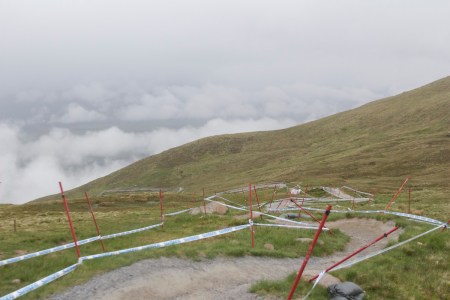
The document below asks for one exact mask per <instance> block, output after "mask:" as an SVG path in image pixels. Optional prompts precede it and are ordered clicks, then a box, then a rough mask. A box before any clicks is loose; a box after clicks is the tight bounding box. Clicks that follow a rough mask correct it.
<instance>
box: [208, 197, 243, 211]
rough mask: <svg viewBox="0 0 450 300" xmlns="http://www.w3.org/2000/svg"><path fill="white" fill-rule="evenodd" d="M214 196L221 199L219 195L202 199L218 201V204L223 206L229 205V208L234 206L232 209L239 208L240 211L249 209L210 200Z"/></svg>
mask: <svg viewBox="0 0 450 300" xmlns="http://www.w3.org/2000/svg"><path fill="white" fill-rule="evenodd" d="M215 197H217V198H220V199H223V198H222V197H220V196H211V197H208V198H205V199H204V200H205V201H209V202H215V203H218V204H220V205H223V206H226V207H229V208H234V209H237V210H240V211H249V210H248V209H245V208H242V207H237V206H233V205H229V204H225V203H222V202H218V201H215V200H212V199H213V198H215Z"/></svg>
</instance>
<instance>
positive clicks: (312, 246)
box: [287, 205, 331, 300]
mask: <svg viewBox="0 0 450 300" xmlns="http://www.w3.org/2000/svg"><path fill="white" fill-rule="evenodd" d="M330 211H331V205H328V206H327V209H326V210H325V213H324V214H323V216H322V221H320V225H319V228H318V229H317V231H316V234H315V235H314V239H313V241H312V242H311V245H310V246H309V249H308V252H307V253H306V256H305V258H304V259H303V263H302V266H301V267H300V270H299V271H298V274H297V277H296V278H295V281H294V284H293V285H292V288H291V292H290V293H289V296H288V297H287V299H288V300H290V299H292V296H293V295H294V293H295V290H296V289H297V285H298V282H299V281H300V278H301V277H302V274H303V271H304V270H305V268H306V264H307V263H308V260H309V258H310V257H311V253H312V251H313V249H314V246H315V245H316V242H317V239H318V238H319V235H320V233H321V232H322V228H323V226H324V225H325V221H326V220H327V218H328V215H329V214H330Z"/></svg>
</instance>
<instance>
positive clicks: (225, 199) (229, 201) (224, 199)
mask: <svg viewBox="0 0 450 300" xmlns="http://www.w3.org/2000/svg"><path fill="white" fill-rule="evenodd" d="M215 197H216V198H219V199H222V200H223V201H226V202H228V203H232V204H234V205H239V206H240V207H241V208H245V206H243V205H240V204H238V203H235V202H233V201H231V200H228V199H227V198H224V197H221V196H219V195H215Z"/></svg>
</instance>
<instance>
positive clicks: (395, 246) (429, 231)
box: [331, 224, 445, 272]
mask: <svg viewBox="0 0 450 300" xmlns="http://www.w3.org/2000/svg"><path fill="white" fill-rule="evenodd" d="M444 226H445V224H444V225H439V226H436V227H434V228H432V229H430V230H428V231H426V232H423V233H421V234H419V235H416V236H414V237H412V238H409V239H407V240H404V241H403V242H400V243H398V244H395V245H392V246H390V247H388V248H385V249H382V250H380V251H378V252H375V253H371V254H369V255H366V256H364V257H362V258H360V259H357V260H354V261H351V262H348V263H344V264H342V265H340V266H338V267H336V268H334V269H333V271H337V270H340V269H343V268H347V267H350V266H353V265H355V264H357V263H359V262H362V261H363V260H366V259H369V258H372V257H374V256H377V255H379V254H383V253H385V252H388V251H390V250H392V249H394V248H397V247H400V246H402V245H404V244H406V243H409V242H411V241H413V240H415V239H418V238H420V237H422V236H424V235H427V234H429V233H431V232H433V231H435V230H437V229H439V228H442V227H444ZM331 272H332V271H331Z"/></svg>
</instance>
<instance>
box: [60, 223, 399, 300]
mask: <svg viewBox="0 0 450 300" xmlns="http://www.w3.org/2000/svg"><path fill="white" fill-rule="evenodd" d="M327 226H328V227H330V228H339V229H340V230H341V231H343V232H344V233H345V234H347V235H349V236H350V237H351V240H350V242H349V244H348V245H347V247H346V249H345V250H344V251H342V252H338V253H335V254H334V255H332V256H329V257H326V258H311V259H310V261H309V263H308V266H307V268H306V270H305V273H304V274H305V277H307V276H312V275H316V274H317V273H318V272H320V271H322V270H323V269H325V268H326V267H328V266H330V265H331V264H333V263H335V262H337V261H338V260H340V259H342V258H343V257H345V256H346V255H348V254H350V253H352V252H354V251H355V250H357V249H359V248H360V247H362V246H364V245H365V244H367V243H368V242H370V241H371V240H373V239H374V238H376V237H378V236H379V235H381V234H383V233H384V232H386V231H388V230H389V229H391V228H392V227H393V223H392V222H388V223H382V222H380V221H376V220H373V219H343V220H339V221H336V222H329V223H327ZM399 234H400V232H399V230H397V231H396V232H394V233H393V234H391V235H390V236H389V237H388V238H387V239H383V240H382V241H380V242H379V243H377V244H375V245H374V246H372V247H370V248H369V249H366V250H365V251H363V252H362V254H361V255H367V254H368V253H370V252H374V251H377V250H379V249H381V248H384V247H385V245H386V244H387V243H388V241H389V240H390V239H397V238H398V235H399ZM300 264H301V259H300V258H299V259H274V258H264V257H251V256H246V257H241V258H217V259H214V260H203V261H200V262H196V261H191V260H184V259H178V258H164V257H163V258H159V259H149V260H144V261H140V262H137V263H135V264H133V265H131V266H128V267H123V268H120V269H117V270H115V271H112V272H109V273H106V274H103V275H100V276H97V277H95V278H93V279H92V280H91V281H89V282H88V283H86V284H83V285H81V286H76V287H73V288H71V289H69V290H67V291H66V292H64V293H62V294H59V295H56V296H54V297H53V298H52V299H53V300H66V299H70V300H77V299H80V300H81V299H83V300H84V299H105V300H106V299H108V300H118V299H244V300H246V299H259V298H258V296H256V295H255V294H251V293H248V289H249V288H250V286H251V285H252V284H253V283H255V282H256V281H258V280H261V279H272V280H274V279H281V278H284V277H286V276H287V275H288V274H289V273H292V272H294V271H297V270H298V268H299V267H300ZM335 282H338V280H337V278H335V277H333V276H331V275H328V274H326V277H324V278H323V279H322V281H321V283H324V284H325V285H329V284H331V283H335Z"/></svg>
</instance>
